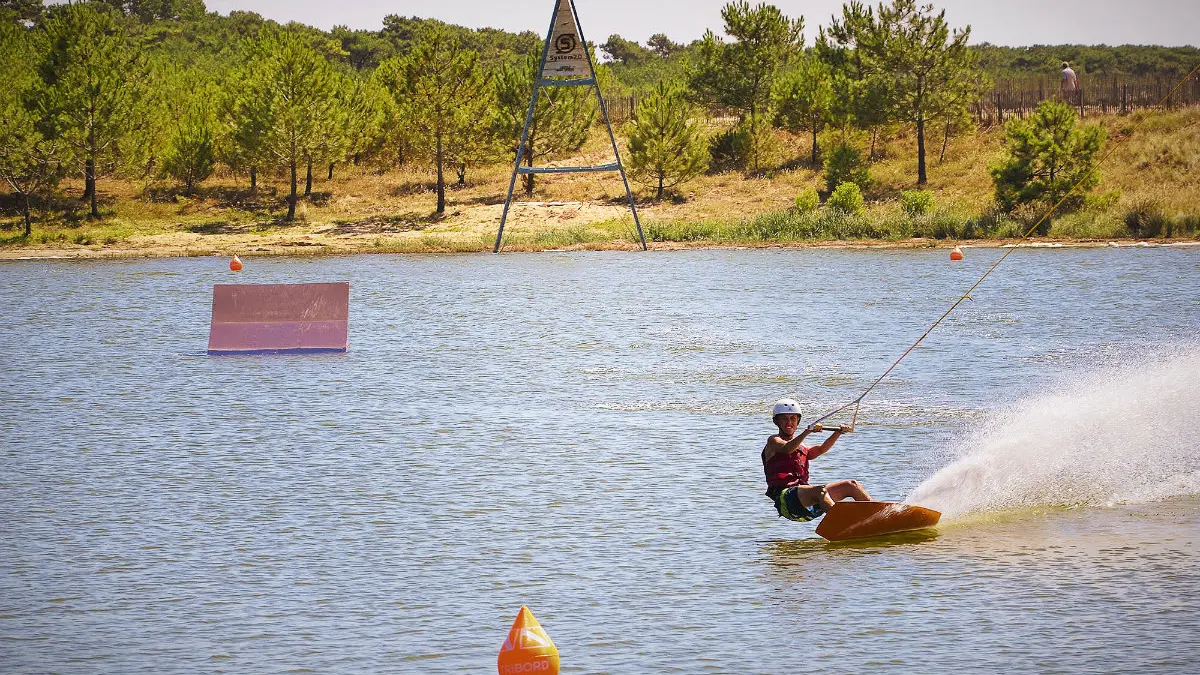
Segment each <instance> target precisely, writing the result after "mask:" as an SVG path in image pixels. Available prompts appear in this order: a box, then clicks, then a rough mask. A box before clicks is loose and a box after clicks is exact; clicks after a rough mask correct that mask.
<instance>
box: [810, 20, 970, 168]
mask: <svg viewBox="0 0 1200 675" xmlns="http://www.w3.org/2000/svg"><path fill="white" fill-rule="evenodd" d="M932 12H933V7H932V5H927V6H922V7H918V6H917V4H916V1H915V0H893V2H892V4H891V6H887V5H883V4H880V5H879V8H878V13H876V12H875V11H873V10H872V9H870V8H864V7H863V6H862V5H860V4H858V3H851V4H850V5H846V6H844V7H843V12H842V19H841V20H840V21H837V20H835V21H834V22H833V23H832V24H831V26H830V29H829V34H830V35H831V36H832V37H833V38H834V39H835V40H836V41H837V43H838V44H839V45H841V46H842V47H844V48H845V47H848V46H851V45H852V46H853V47H854V59H855V61H856V62H857V63H858V64H859V69H860V73H859V74H860V76H861V77H862V78H863V79H865V80H866V81H868V82H870V81H875V82H881V83H882V84H883V86H884V87H885V89H884V92H885V93H884V95H883V100H884V102H885V105H884V108H885V109H886V110H888V111H889V112H890V114H891V116H892V117H893V118H894V119H897V120H901V121H905V122H909V123H911V124H913V125H914V126H915V127H916V131H917V184H918V185H924V184H925V183H926V181H927V175H926V166H925V123H926V122H927V121H929V120H931V119H935V118H938V117H942V116H944V115H946V114H947V113H949V112H952V111H955V110H959V109H963V108H966V106H967V104H968V103H969V102H970V101H972V100H974V99H975V98H977V94H978V92H979V91H980V89H981V88H982V86H983V83H982V82H981V81H980V80H979V79H978V78H977V77H976V76H975V73H976V63H975V61H976V56H975V53H974V52H971V51H970V50H968V49H967V41H968V40H969V39H970V36H971V27H970V26H968V27H966V28H965V29H962V30H958V29H955V30H954V31H953V32H952V31H951V30H950V27H949V26H948V25H947V24H946V17H945V12H944V11H943V12H940V13H938V14H937V15H934V14H933V13H932Z"/></svg>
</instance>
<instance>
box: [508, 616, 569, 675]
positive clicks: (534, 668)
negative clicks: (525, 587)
mask: <svg viewBox="0 0 1200 675" xmlns="http://www.w3.org/2000/svg"><path fill="white" fill-rule="evenodd" d="M496 667H497V669H498V670H499V672H500V675H522V674H524V673H536V674H537V675H558V647H555V646H554V642H552V641H551V640H550V636H549V635H546V631H545V630H542V625H541V624H540V623H538V620H537V619H535V618H533V612H531V611H529V608H528V607H526V606H524V605H522V606H521V611H520V612H517V620H516V621H513V625H512V628H510V629H508V639H507V640H505V641H504V646H502V647H500V656H499V658H497V659H496Z"/></svg>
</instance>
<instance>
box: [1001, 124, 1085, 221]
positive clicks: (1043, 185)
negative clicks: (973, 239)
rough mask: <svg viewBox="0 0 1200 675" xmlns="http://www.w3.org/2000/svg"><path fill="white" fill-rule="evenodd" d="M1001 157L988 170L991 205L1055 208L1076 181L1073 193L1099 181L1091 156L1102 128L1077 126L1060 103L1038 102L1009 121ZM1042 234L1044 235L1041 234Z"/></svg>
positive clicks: (1081, 192)
mask: <svg viewBox="0 0 1200 675" xmlns="http://www.w3.org/2000/svg"><path fill="white" fill-rule="evenodd" d="M1004 132H1005V138H1004V147H1005V149H1006V150H1007V154H1006V156H1005V157H1004V159H1003V160H1001V162H1000V163H999V164H997V165H996V166H994V167H993V168H992V170H991V173H992V182H993V183H994V184H995V186H996V202H997V203H998V204H999V205H1000V206H1001V207H1002V208H1004V209H1006V210H1011V209H1013V208H1014V207H1016V206H1018V205H1020V204H1024V203H1029V202H1040V203H1044V204H1047V205H1050V204H1056V203H1058V201H1059V200H1060V199H1062V198H1063V197H1065V196H1067V194H1068V193H1069V192H1070V190H1071V187H1072V186H1074V185H1075V183H1077V182H1079V183H1080V185H1079V189H1078V191H1077V192H1076V194H1075V195H1074V198H1075V199H1076V200H1081V199H1082V198H1083V195H1084V193H1086V192H1087V191H1088V190H1091V189H1092V188H1094V187H1096V185H1098V184H1099V182H1100V176H1099V174H1098V172H1096V171H1095V167H1096V155H1097V153H1099V152H1100V150H1101V148H1103V147H1104V136H1105V134H1104V129H1102V128H1101V127H1099V126H1081V125H1080V124H1079V117H1078V114H1077V113H1076V112H1075V110H1074V108H1072V107H1071V106H1069V105H1067V104H1066V103H1063V102H1061V101H1043V102H1042V103H1041V105H1039V106H1038V107H1037V110H1036V111H1034V113H1033V115H1031V116H1029V117H1027V118H1026V119H1024V120H1013V121H1011V122H1009V123H1008V124H1007V125H1006V126H1005V128H1004ZM1043 234H1044V232H1043Z"/></svg>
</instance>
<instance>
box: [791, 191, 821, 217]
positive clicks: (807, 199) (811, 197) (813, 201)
mask: <svg viewBox="0 0 1200 675" xmlns="http://www.w3.org/2000/svg"><path fill="white" fill-rule="evenodd" d="M820 205H821V197H820V196H819V195H817V191H816V190H814V189H812V188H809V189H807V190H805V191H804V192H801V193H800V194H798V195H796V212H797V213H812V212H813V211H816V210H817V207H819V206H820Z"/></svg>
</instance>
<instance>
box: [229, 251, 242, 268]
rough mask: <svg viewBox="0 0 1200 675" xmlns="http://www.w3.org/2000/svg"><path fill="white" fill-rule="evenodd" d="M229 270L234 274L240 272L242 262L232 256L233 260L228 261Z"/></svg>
mask: <svg viewBox="0 0 1200 675" xmlns="http://www.w3.org/2000/svg"><path fill="white" fill-rule="evenodd" d="M229 269H231V270H233V271H234V272H241V271H242V261H241V259H240V258H238V257H237V256H236V255H235V256H233V260H230V261H229Z"/></svg>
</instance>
